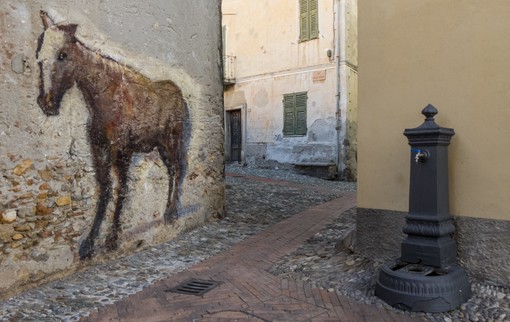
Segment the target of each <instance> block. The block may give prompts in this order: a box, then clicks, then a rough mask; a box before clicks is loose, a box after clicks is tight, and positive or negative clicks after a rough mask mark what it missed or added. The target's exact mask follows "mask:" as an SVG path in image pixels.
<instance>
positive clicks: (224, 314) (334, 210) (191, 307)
mask: <svg viewBox="0 0 510 322" xmlns="http://www.w3.org/2000/svg"><path fill="white" fill-rule="evenodd" d="M266 180H267V181H268V182H270V181H272V180H268V179H266ZM279 184H282V182H279ZM289 185H292V184H290V183H289ZM354 206H355V195H354V193H346V194H345V195H344V196H342V197H340V198H337V199H335V200H333V201H330V202H327V203H324V204H322V205H319V206H315V207H312V208H309V209H307V210H305V211H303V212H301V213H299V214H296V215H294V216H292V217H291V218H289V219H286V220H284V221H282V222H280V223H278V224H275V225H272V226H271V227H269V228H268V229H266V230H264V231H262V232H260V233H258V234H256V235H254V236H251V237H249V238H247V239H245V240H244V241H242V242H240V243H239V244H237V245H236V246H234V247H232V248H231V249H229V250H228V251H225V252H223V253H221V254H219V255H216V256H214V257H211V258H209V259H207V260H205V261H203V262H201V263H199V264H197V265H195V266H193V267H191V268H189V269H188V270H186V271H184V272H182V273H179V274H176V275H174V276H171V277H169V278H166V279H164V280H161V281H158V282H157V283H155V284H154V285H152V286H151V287H149V288H146V289H144V290H143V291H141V292H139V293H137V294H135V295H132V296H129V297H128V298H126V299H124V300H121V301H119V302H116V303H115V304H113V305H109V306H107V307H105V308H102V309H100V310H99V311H98V312H96V313H92V314H91V315H90V316H89V317H87V318H84V319H83V321H142V320H143V321H346V322H349V321H353V322H354V321H356V322H358V321H359V322H361V321H366V322H377V321H388V322H389V321H415V320H413V319H412V318H409V317H406V316H403V315H400V314H398V313H394V312H388V311H386V310H384V309H378V308H376V307H375V306H370V305H365V304H360V303H357V302H355V301H353V300H351V299H348V298H346V297H344V296H341V295H339V294H337V293H336V292H334V291H333V292H328V291H326V290H321V289H318V288H312V287H310V286H309V285H307V284H305V283H302V282H298V281H296V280H289V279H280V278H278V277H276V276H274V275H272V274H270V273H268V271H267V270H268V269H269V268H270V267H271V266H272V265H274V264H275V263H276V262H277V261H278V259H280V258H281V257H283V256H285V255H286V254H289V253H291V252H292V251H294V250H295V249H296V248H298V247H299V246H300V245H301V244H302V243H303V242H304V241H305V240H307V239H308V238H310V237H311V236H313V235H314V234H315V233H317V232H318V231H320V230H321V229H322V228H323V227H324V226H325V225H326V224H327V223H329V222H331V221H332V220H333V219H334V218H336V217H338V216H340V215H341V214H342V213H343V212H344V211H346V210H348V209H350V208H352V207H354ZM190 278H197V279H201V280H214V281H218V282H221V284H220V285H219V286H218V287H216V288H214V289H213V290H211V291H209V292H207V293H206V294H204V295H202V296H194V295H184V294H178V293H173V292H168V289H169V288H172V287H175V286H177V285H178V284H180V283H182V282H185V281H187V280H188V279H190Z"/></svg>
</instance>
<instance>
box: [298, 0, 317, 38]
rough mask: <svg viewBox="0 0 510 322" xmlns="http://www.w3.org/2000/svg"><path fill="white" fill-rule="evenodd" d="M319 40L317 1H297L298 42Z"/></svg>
mask: <svg viewBox="0 0 510 322" xmlns="http://www.w3.org/2000/svg"><path fill="white" fill-rule="evenodd" d="M317 38H319V0H299V42H304V41H309V40H313V39H317Z"/></svg>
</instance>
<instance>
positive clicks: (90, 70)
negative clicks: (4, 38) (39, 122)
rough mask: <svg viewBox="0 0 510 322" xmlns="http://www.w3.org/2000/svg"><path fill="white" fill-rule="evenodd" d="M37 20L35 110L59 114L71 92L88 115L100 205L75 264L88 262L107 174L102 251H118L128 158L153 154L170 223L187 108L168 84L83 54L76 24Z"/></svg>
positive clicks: (183, 163)
mask: <svg viewBox="0 0 510 322" xmlns="http://www.w3.org/2000/svg"><path fill="white" fill-rule="evenodd" d="M41 19H42V22H43V25H44V32H43V33H42V34H41V36H40V37H39V39H38V45H37V51H36V59H37V63H38V66H39V72H40V74H39V91H40V93H39V97H38V98H37V103H38V104H39V106H40V107H41V109H42V110H43V112H44V113H45V114H46V115H48V116H49V115H58V114H59V110H60V104H61V101H62V98H63V96H64V94H65V93H66V91H67V90H69V89H70V88H71V87H73V86H74V85H76V86H77V88H78V89H79V90H80V92H81V93H82V95H83V98H84V100H85V103H86V106H87V109H88V111H89V113H90V119H89V122H88V125H87V126H88V139H89V144H90V148H91V154H92V158H93V165H94V168H95V177H96V181H97V184H98V186H99V200H98V202H97V209H96V215H95V218H94V221H93V224H92V227H91V230H90V232H89V234H88V236H87V237H86V239H84V240H83V241H82V243H81V245H80V249H79V255H80V258H81V259H86V258H90V257H92V255H93V252H94V241H95V240H96V238H97V237H98V235H99V230H100V226H101V223H102V222H103V220H104V217H105V213H106V209H107V206H108V203H109V202H110V200H111V199H112V178H111V174H110V173H111V170H112V169H113V170H114V172H115V173H116V175H117V178H118V185H117V191H116V192H117V200H116V204H115V211H114V214H113V224H112V227H111V231H110V233H109V235H108V236H107V239H106V248H107V249H108V250H114V249H116V248H117V247H118V244H117V243H118V241H117V240H118V235H119V232H120V230H121V225H120V215H121V213H122V206H123V203H124V201H125V199H126V196H127V193H128V181H129V176H128V175H129V174H128V170H129V165H130V163H131V158H132V156H133V154H134V153H149V152H151V151H153V150H154V149H157V150H158V151H159V154H160V156H161V159H162V161H163V163H164V164H165V166H166V168H167V169H168V176H169V187H168V201H167V206H166V210H165V213H164V219H165V223H167V224H171V223H174V222H175V220H176V219H177V218H178V213H177V211H178V198H179V194H180V190H181V185H182V182H183V178H184V175H185V167H186V164H187V153H186V149H187V144H188V140H189V133H190V124H191V123H190V122H189V114H188V108H187V104H186V102H185V100H184V99H183V95H182V92H181V90H180V88H179V87H178V86H177V85H176V84H175V83H174V82H172V81H170V80H165V81H152V80H150V79H149V78H147V77H146V76H144V75H142V74H140V73H138V72H136V71H135V70H133V69H132V68H130V67H128V66H125V65H122V64H120V63H118V62H116V61H115V60H114V59H112V58H110V57H108V56H106V55H104V54H102V53H100V52H98V51H96V50H93V49H91V48H89V47H87V46H86V45H85V44H84V43H83V42H82V41H80V40H79V39H77V37H76V36H75V33H76V29H77V27H78V25H76V24H65V25H64V24H60V25H58V24H55V23H54V21H53V20H52V19H51V18H50V17H49V16H48V14H47V13H46V12H44V11H41Z"/></svg>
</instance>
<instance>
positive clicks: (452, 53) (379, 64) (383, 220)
mask: <svg viewBox="0 0 510 322" xmlns="http://www.w3.org/2000/svg"><path fill="white" fill-rule="evenodd" d="M509 15H510V3H508V2H506V1H489V2H483V3H482V2H480V1H472V0H468V1H447V2H445V1H439V0H425V1H406V0H388V1H365V2H360V5H359V16H360V20H359V22H360V23H359V53H360V55H359V63H360V83H359V93H360V105H359V114H358V117H359V128H358V129H359V131H358V147H359V150H358V152H359V163H358V173H359V175H358V206H359V208H358V223H357V229H358V246H359V247H358V251H359V252H360V253H361V254H366V255H367V256H375V257H379V258H380V257H383V258H391V257H397V256H398V254H399V251H400V241H401V239H402V234H401V230H402V227H403V225H404V217H405V214H406V212H407V211H408V198H409V197H408V196H409V172H410V171H409V169H410V162H411V156H412V151H410V147H409V146H408V144H407V139H406V137H404V135H403V131H404V129H406V128H415V127H417V126H418V125H420V124H422V122H423V120H424V116H423V115H421V114H420V111H421V110H422V109H423V108H424V107H425V106H426V105H427V104H429V103H430V104H432V105H434V106H435V107H436V108H437V109H438V111H439V114H438V115H437V116H436V122H437V123H438V124H439V125H441V126H443V127H448V128H453V129H454V130H455V136H454V137H453V138H452V141H451V144H450V146H449V174H450V176H449V187H450V188H449V192H450V193H449V195H450V212H451V214H452V215H454V216H455V225H456V228H457V230H456V235H455V236H456V240H457V249H458V256H459V259H460V262H461V264H462V265H463V266H464V267H465V268H466V269H467V270H468V272H469V274H470V275H471V276H472V277H476V278H481V279H486V280H490V281H493V282H494V283H498V284H505V285H508V284H509V283H510V248H509V247H508V245H510V233H509V232H510V202H509V200H510V170H509V169H510V168H509V167H508V164H507V163H508V162H507V159H508V158H507V156H508V155H509V153H508V151H507V150H506V149H505V147H506V146H507V141H508V138H509V135H510V130H509V127H508V123H509V121H510V112H509V109H508V102H509V101H510V90H509V89H510V78H509V77H508V73H507V72H506V71H507V70H508V69H507V67H510V61H509V59H508V56H509V54H510V40H509V39H508V38H507V37H504V36H503V35H505V34H506V31H509V32H510V24H508V17H509Z"/></svg>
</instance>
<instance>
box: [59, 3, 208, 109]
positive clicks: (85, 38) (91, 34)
mask: <svg viewBox="0 0 510 322" xmlns="http://www.w3.org/2000/svg"><path fill="white" fill-rule="evenodd" d="M49 13H50V14H51V16H52V17H54V18H58V19H56V20H58V21H59V22H58V23H57V25H66V24H70V23H71V22H72V23H76V24H77V25H78V29H77V31H76V35H75V37H76V40H77V41H78V42H79V44H80V45H81V46H83V47H84V48H86V49H87V50H89V51H91V52H93V53H95V54H97V55H99V57H101V58H103V59H104V61H105V62H107V64H105V66H111V67H112V68H124V69H126V68H127V69H129V70H130V71H132V72H134V73H139V74H141V75H142V76H144V77H147V78H149V79H151V80H152V81H163V80H171V81H173V82H174V83H175V84H176V85H177V86H179V87H180V89H181V91H182V93H183V95H184V97H185V98H186V99H187V100H188V101H194V100H197V101H198V100H200V98H201V88H200V86H199V84H198V83H197V82H196V81H195V80H194V79H193V78H192V77H191V76H190V75H189V74H188V73H187V72H185V71H184V70H183V69H181V68H176V67H172V66H170V64H169V62H166V61H161V60H159V59H156V58H153V57H150V56H145V55H140V54H139V53H131V52H129V51H126V50H124V49H122V47H123V46H122V45H119V44H116V43H115V42H114V41H112V40H111V39H108V37H107V36H106V35H105V34H104V33H103V32H102V31H101V30H99V29H98V28H96V27H95V24H94V23H93V22H92V21H91V20H90V19H89V18H88V17H87V16H84V15H82V14H80V13H78V12H67V14H68V15H69V17H67V18H64V17H62V16H61V15H59V14H58V13H57V12H56V11H54V10H49Z"/></svg>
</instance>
